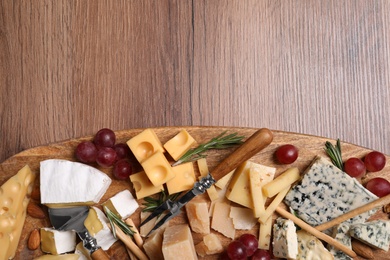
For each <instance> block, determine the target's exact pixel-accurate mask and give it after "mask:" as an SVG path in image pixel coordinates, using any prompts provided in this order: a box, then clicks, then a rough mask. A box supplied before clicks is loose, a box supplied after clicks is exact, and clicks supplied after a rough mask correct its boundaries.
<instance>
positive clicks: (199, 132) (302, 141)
mask: <svg viewBox="0 0 390 260" xmlns="http://www.w3.org/2000/svg"><path fill="white" fill-rule="evenodd" d="M181 129H186V130H187V131H188V132H189V133H190V135H191V136H192V137H194V139H195V140H196V141H197V142H198V143H204V142H207V141H208V140H210V139H211V138H213V137H215V136H217V135H219V134H221V133H222V132H223V131H227V132H228V133H233V132H237V133H239V134H240V135H243V136H245V137H249V136H250V135H251V134H252V133H254V132H255V131H256V130H258V129H254V128H238V127H162V128H153V130H154V131H155V133H156V134H157V136H158V137H159V139H160V140H161V142H162V143H165V142H166V141H168V140H169V139H170V138H172V137H173V136H175V135H176V134H177V133H178V132H179V131H180V130H181ZM143 130H144V129H130V130H122V131H116V134H117V143H118V142H126V141H128V140H129V139H130V138H132V137H133V136H135V135H137V134H138V133H140V132H141V131H143ZM273 133H274V140H273V142H272V143H271V145H269V146H268V147H267V148H265V149H264V150H263V151H261V152H260V153H258V154H257V155H255V156H254V157H252V159H251V161H253V162H257V163H260V164H264V165H267V166H273V167H276V168H277V175H278V174H280V173H282V172H283V171H285V170H286V169H287V168H289V167H298V168H299V169H300V170H301V171H303V170H304V169H305V168H306V167H307V166H308V165H309V164H310V162H311V161H312V160H313V158H314V157H315V156H316V155H323V156H326V154H325V152H324V147H325V142H326V141H330V142H332V143H333V144H335V143H336V140H332V139H328V138H323V137H317V136H310V135H303V134H296V133H289V132H282V131H273ZM91 139H92V136H87V137H83V138H78V139H71V140H66V141H63V142H59V143H54V144H50V145H47V146H41V147H36V148H32V149H29V150H26V151H23V152H21V153H19V154H16V155H14V156H13V157H11V158H9V159H7V160H6V161H4V162H3V163H2V164H0V185H1V184H3V183H4V182H5V181H6V180H8V179H9V178H10V177H11V176H13V175H14V174H16V173H17V172H18V170H20V169H21V168H22V167H23V166H24V165H26V164H28V165H29V166H30V167H31V169H32V170H33V171H34V172H36V173H37V174H39V163H40V161H42V160H45V159H67V160H72V161H74V160H75V157H74V149H75V147H76V146H77V144H78V143H79V142H80V141H84V140H91ZM287 143H289V144H293V145H295V146H296V147H298V149H299V157H298V159H297V160H296V161H295V162H294V163H293V164H290V165H281V164H278V163H277V162H276V161H275V159H274V152H275V150H276V149H277V148H278V147H279V146H280V145H282V144H287ZM341 148H342V155H343V158H344V159H346V158H349V157H358V158H363V157H364V156H365V154H367V153H368V152H370V151H371V150H370V149H367V148H363V147H359V146H356V145H353V144H349V143H344V142H342V143H341ZM233 149H234V148H232V149H228V150H212V151H209V152H208V153H207V154H208V157H207V162H208V165H209V169H210V170H212V169H213V167H215V166H216V165H217V164H218V162H220V161H221V160H222V159H223V158H225V157H226V156H227V155H228V154H230V153H231V152H232V151H233ZM386 157H387V160H388V163H387V164H386V166H385V168H384V169H383V170H382V171H380V172H376V173H368V174H367V176H366V177H365V178H364V179H363V180H362V182H363V183H365V182H366V181H367V180H369V179H371V178H373V177H377V176H381V177H384V178H386V179H388V180H390V163H389V162H390V157H389V156H386ZM137 167H138V166H136V168H137ZM99 169H100V170H102V171H103V172H105V173H107V174H108V175H109V176H110V177H111V178H112V180H113V182H112V184H111V186H110V188H109V189H108V191H107V193H106V194H105V195H104V197H103V198H102V200H101V202H104V201H105V200H107V199H108V198H110V197H112V196H113V195H115V194H116V193H117V192H119V191H121V190H124V189H129V190H130V191H132V192H133V195H134V196H135V194H134V191H133V188H132V185H131V183H130V181H118V180H115V179H114V178H113V177H112V174H111V169H103V168H99ZM195 169H196V171H197V167H196V166H195ZM135 170H137V169H135ZM197 174H198V172H197ZM38 176H39V175H38ZM35 185H39V178H37V180H36V184H35ZM141 203H142V201H139V204H140V205H141ZM140 210H141V209H139V211H140ZM138 213H139V212H136V213H134V214H133V217H132V218H133V221H134V222H135V224H136V225H137V226H138V224H139V214H138ZM274 217H276V215H275V216H274ZM373 218H386V219H388V216H387V215H386V214H384V213H383V212H382V211H378V213H377V214H376V215H375V216H374V217H373ZM186 221H187V220H186V216H185V213H184V212H182V213H181V214H180V215H179V216H177V217H175V218H174V219H172V220H171V221H170V223H169V224H170V225H172V224H177V223H185V222H186ZM44 226H50V222H49V219H48V218H46V219H44V220H40V219H34V218H32V217H30V216H27V218H26V221H25V223H24V227H23V233H22V237H21V239H20V242H19V246H18V250H17V254H16V257H15V259H33V257H36V256H38V255H41V254H42V252H41V251H40V249H38V250H35V251H31V250H29V249H28V248H27V240H28V237H29V234H30V232H31V231H32V230H33V229H35V228H40V227H44ZM212 232H214V231H212ZM245 232H248V231H237V232H236V237H238V236H239V235H240V234H242V233H245ZM249 232H250V233H253V234H256V236H257V232H258V225H257V226H256V227H255V228H254V229H253V230H251V231H249ZM218 236H219V237H220V239H221V241H222V243H223V245H225V246H226V245H227V244H228V243H229V242H230V241H231V240H230V239H228V238H226V237H224V236H222V235H220V234H218ZM193 238H194V242H195V244H196V243H198V242H200V241H201V239H202V236H201V235H199V234H196V233H193ZM107 252H108V254H109V255H110V256H111V259H120V260H124V259H129V257H128V255H127V252H126V250H125V248H124V246H123V245H122V243H121V242H116V243H115V244H114V245H113V246H112V247H111V248H110V249H109V250H108V251H107ZM374 252H375V256H376V257H375V259H390V253H387V252H384V251H381V250H374ZM217 258H218V257H217V256H209V257H207V259H217Z"/></svg>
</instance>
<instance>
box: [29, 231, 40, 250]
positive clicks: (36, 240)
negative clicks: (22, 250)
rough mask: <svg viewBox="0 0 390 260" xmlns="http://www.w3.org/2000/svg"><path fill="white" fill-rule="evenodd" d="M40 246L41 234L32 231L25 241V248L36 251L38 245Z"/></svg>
mask: <svg viewBox="0 0 390 260" xmlns="http://www.w3.org/2000/svg"><path fill="white" fill-rule="evenodd" d="M40 244H41V234H40V233H39V230H38V229H34V230H33V231H31V233H30V237H29V238H28V241H27V247H28V249H30V250H36V249H38V248H39V245H40Z"/></svg>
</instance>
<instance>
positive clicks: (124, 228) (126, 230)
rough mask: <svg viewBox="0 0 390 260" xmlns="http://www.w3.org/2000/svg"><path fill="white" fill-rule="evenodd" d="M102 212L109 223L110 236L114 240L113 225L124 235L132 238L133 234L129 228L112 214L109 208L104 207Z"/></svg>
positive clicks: (114, 231)
mask: <svg viewBox="0 0 390 260" xmlns="http://www.w3.org/2000/svg"><path fill="white" fill-rule="evenodd" d="M103 209H104V212H105V213H106V216H107V218H108V220H109V221H110V225H111V230H112V234H113V235H114V237H115V238H116V230H115V226H114V224H116V225H117V226H118V227H119V228H120V229H121V230H122V231H123V233H125V234H126V235H128V236H130V237H132V236H133V234H134V231H133V230H131V228H132V227H131V226H129V225H127V224H126V222H124V221H123V220H122V219H121V218H120V217H119V216H117V215H116V214H115V213H114V212H112V211H111V210H110V209H109V208H107V207H106V206H104V207H103Z"/></svg>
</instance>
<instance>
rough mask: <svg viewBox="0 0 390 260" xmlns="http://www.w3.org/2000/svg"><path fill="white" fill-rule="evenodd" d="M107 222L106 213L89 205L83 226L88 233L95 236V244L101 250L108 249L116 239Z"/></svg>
mask: <svg viewBox="0 0 390 260" xmlns="http://www.w3.org/2000/svg"><path fill="white" fill-rule="evenodd" d="M107 223H108V219H107V217H106V215H105V214H104V213H103V211H101V210H100V209H98V208H97V207H91V208H90V210H89V213H88V216H87V218H86V219H85V220H84V226H85V227H86V228H87V230H88V232H89V234H90V235H91V236H93V237H94V238H96V241H97V244H98V245H99V246H101V248H102V249H103V250H107V249H109V248H110V247H111V246H112V244H114V243H115V241H116V240H117V239H116V238H115V237H114V236H113V234H112V232H111V229H110V228H109V227H108V225H107Z"/></svg>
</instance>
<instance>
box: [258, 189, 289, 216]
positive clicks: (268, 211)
mask: <svg viewBox="0 0 390 260" xmlns="http://www.w3.org/2000/svg"><path fill="white" fill-rule="evenodd" d="M289 190H290V186H288V187H287V188H285V189H284V190H281V191H280V192H279V193H278V195H276V196H275V198H274V199H273V200H272V202H271V203H270V204H269V205H268V207H267V209H266V210H265V211H263V212H261V213H260V217H259V222H260V223H265V222H266V221H267V219H268V218H270V217H271V216H272V214H273V213H274V212H275V210H276V208H277V207H278V206H279V204H280V203H281V202H282V201H283V199H284V197H285V196H286V194H287V192H288V191H289Z"/></svg>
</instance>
